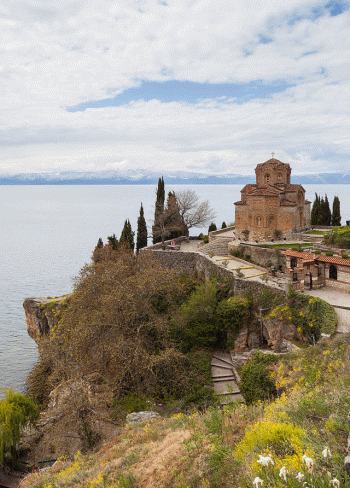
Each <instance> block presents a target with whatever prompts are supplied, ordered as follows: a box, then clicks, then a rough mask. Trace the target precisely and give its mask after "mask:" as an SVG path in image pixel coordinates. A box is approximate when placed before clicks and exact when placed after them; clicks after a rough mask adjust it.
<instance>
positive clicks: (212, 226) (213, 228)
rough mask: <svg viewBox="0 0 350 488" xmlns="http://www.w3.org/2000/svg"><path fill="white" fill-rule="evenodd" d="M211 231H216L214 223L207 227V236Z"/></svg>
mask: <svg viewBox="0 0 350 488" xmlns="http://www.w3.org/2000/svg"><path fill="white" fill-rule="evenodd" d="M213 230H217V227H216V224H215V222H212V223H211V224H210V225H209V228H208V234H209V232H212V231H213Z"/></svg>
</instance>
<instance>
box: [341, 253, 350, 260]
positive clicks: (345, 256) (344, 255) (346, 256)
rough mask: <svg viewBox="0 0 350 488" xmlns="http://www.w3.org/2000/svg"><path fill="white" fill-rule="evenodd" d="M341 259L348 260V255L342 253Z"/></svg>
mask: <svg viewBox="0 0 350 488" xmlns="http://www.w3.org/2000/svg"><path fill="white" fill-rule="evenodd" d="M341 257H342V258H343V259H349V254H346V252H343V254H342V255H341Z"/></svg>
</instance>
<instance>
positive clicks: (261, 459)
mask: <svg viewBox="0 0 350 488" xmlns="http://www.w3.org/2000/svg"><path fill="white" fill-rule="evenodd" d="M258 463H259V464H261V466H268V465H269V463H271V464H275V463H274V462H273V461H272V458H271V456H270V455H269V456H262V455H261V454H259V459H258Z"/></svg>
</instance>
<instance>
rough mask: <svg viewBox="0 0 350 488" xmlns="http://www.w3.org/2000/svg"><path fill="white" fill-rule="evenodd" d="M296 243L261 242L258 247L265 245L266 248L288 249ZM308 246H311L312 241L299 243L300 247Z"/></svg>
mask: <svg viewBox="0 0 350 488" xmlns="http://www.w3.org/2000/svg"><path fill="white" fill-rule="evenodd" d="M297 245H298V243H294V244H291V243H289V244H286V243H285V242H281V243H277V244H261V246H260V247H265V248H268V249H289V248H291V247H293V246H297ZM310 246H313V243H312V242H303V243H302V244H301V248H304V247H310Z"/></svg>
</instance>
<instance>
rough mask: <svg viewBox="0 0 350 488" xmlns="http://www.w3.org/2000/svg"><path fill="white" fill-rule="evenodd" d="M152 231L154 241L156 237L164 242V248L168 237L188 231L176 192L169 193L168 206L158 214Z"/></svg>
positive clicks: (157, 240)
mask: <svg viewBox="0 0 350 488" xmlns="http://www.w3.org/2000/svg"><path fill="white" fill-rule="evenodd" d="M152 231H153V241H154V240H155V239H156V242H159V241H160V242H162V246H163V248H164V241H165V238H166V237H172V236H174V235H176V236H178V235H179V234H180V235H183V234H184V233H186V228H185V226H184V223H183V220H182V218H181V215H180V213H179V207H178V204H177V198H176V196H175V194H173V193H171V192H170V193H169V197H168V201H167V206H166V207H165V209H164V210H163V212H162V213H161V212H159V213H158V214H157V218H156V220H155V221H154V225H153V227H152ZM175 233H176V234H175Z"/></svg>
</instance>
